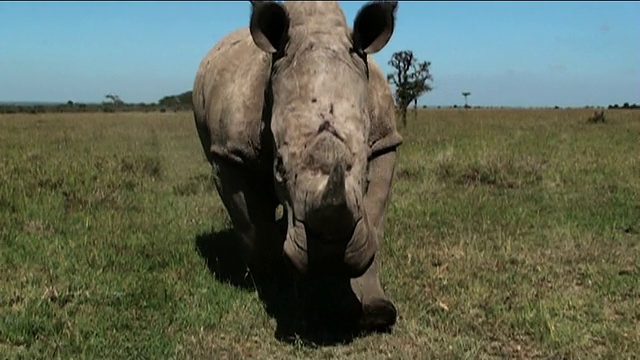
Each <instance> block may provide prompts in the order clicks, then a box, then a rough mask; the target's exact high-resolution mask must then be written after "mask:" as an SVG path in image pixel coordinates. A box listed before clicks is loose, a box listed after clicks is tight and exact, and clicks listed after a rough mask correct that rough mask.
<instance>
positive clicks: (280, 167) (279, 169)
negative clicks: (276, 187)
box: [274, 153, 285, 183]
mask: <svg viewBox="0 0 640 360" xmlns="http://www.w3.org/2000/svg"><path fill="white" fill-rule="evenodd" d="M284 174H285V171H284V162H283V161H282V155H280V153H277V154H276V161H275V174H274V175H275V178H276V181H277V182H279V183H282V182H283V181H284Z"/></svg>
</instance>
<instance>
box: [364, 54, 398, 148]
mask: <svg viewBox="0 0 640 360" xmlns="http://www.w3.org/2000/svg"><path fill="white" fill-rule="evenodd" d="M368 63H369V86H370V94H371V109H370V113H371V128H370V131H369V148H370V155H369V156H370V157H375V156H377V155H379V154H382V153H385V152H387V151H392V150H394V149H395V148H397V147H398V146H400V145H401V144H402V136H400V133H398V130H397V128H396V108H395V103H394V100H393V95H392V94H391V89H390V88H389V83H388V82H387V78H386V76H384V74H383V73H382V70H381V69H380V67H379V66H378V64H376V62H375V61H374V60H373V58H372V57H369V59H368Z"/></svg>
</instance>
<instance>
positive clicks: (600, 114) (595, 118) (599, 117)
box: [587, 111, 605, 124]
mask: <svg viewBox="0 0 640 360" xmlns="http://www.w3.org/2000/svg"><path fill="white" fill-rule="evenodd" d="M587 122H588V123H591V124H597V123H603V122H605V118H604V111H596V112H594V113H593V115H592V116H590V117H589V118H588V119H587Z"/></svg>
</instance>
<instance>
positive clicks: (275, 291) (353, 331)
mask: <svg viewBox="0 0 640 360" xmlns="http://www.w3.org/2000/svg"><path fill="white" fill-rule="evenodd" d="M195 245H196V250H197V252H198V254H199V255H200V256H201V257H202V258H203V259H204V260H205V262H206V265H207V267H208V269H209V271H210V272H211V273H212V274H213V275H214V276H215V278H216V280H217V281H220V282H224V283H227V284H230V285H232V286H235V287H237V288H240V289H243V290H245V291H258V295H259V297H260V300H261V301H262V303H263V305H264V308H265V310H266V312H267V313H268V314H269V316H271V317H272V318H274V319H275V320H276V323H277V328H276V331H275V337H276V338H277V339H278V340H280V341H283V342H287V343H302V344H306V345H309V346H318V345H320V346H326V345H336V344H346V343H350V342H351V341H353V340H354V339H355V338H356V337H358V336H364V335H366V333H365V332H362V331H359V330H358V328H357V325H356V324H357V319H358V318H359V316H360V308H361V307H360V304H359V302H358V300H357V298H356V297H355V295H353V292H352V291H351V287H350V285H349V281H348V280H346V281H343V282H340V283H336V282H332V283H331V284H329V285H327V284H326V283H324V284H323V283H318V282H314V283H313V286H307V285H305V284H304V283H302V282H300V281H294V279H293V277H292V276H288V275H284V276H279V277H278V278H277V279H270V280H263V281H261V280H258V279H256V278H254V277H253V276H251V274H250V273H249V272H248V271H247V268H246V266H245V264H244V263H243V261H242V260H241V256H240V247H239V246H238V240H237V238H236V237H235V234H234V233H233V231H232V230H231V229H226V230H222V231H217V232H206V233H202V234H198V235H197V236H196V238H195ZM327 286H329V287H330V288H331V289H332V291H330V292H329V291H327V290H326V287H327ZM338 298H340V299H342V301H341V302H340V304H337V303H332V300H335V299H338Z"/></svg>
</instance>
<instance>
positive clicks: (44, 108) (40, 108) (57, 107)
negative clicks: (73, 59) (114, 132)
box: [0, 91, 192, 114]
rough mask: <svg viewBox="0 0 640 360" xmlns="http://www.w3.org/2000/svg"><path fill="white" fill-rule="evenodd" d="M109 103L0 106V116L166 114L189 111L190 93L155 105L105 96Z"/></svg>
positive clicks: (69, 102) (172, 97)
mask: <svg viewBox="0 0 640 360" xmlns="http://www.w3.org/2000/svg"><path fill="white" fill-rule="evenodd" d="M106 97H107V98H108V100H109V101H103V102H102V103H101V104H95V103H94V104H84V103H76V102H73V101H71V100H69V101H67V102H66V103H63V104H33V105H31V104H0V114H21V113H22V114H25V113H26V114H40V113H69V112H88V113H91V112H105V113H113V112H134V111H137V112H156V111H157V112H167V111H181V110H191V108H192V103H191V91H187V92H184V93H182V94H179V95H168V96H165V97H163V98H162V99H160V100H159V101H158V102H157V103H126V102H124V101H122V100H120V98H119V97H118V96H117V95H107V96H106Z"/></svg>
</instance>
